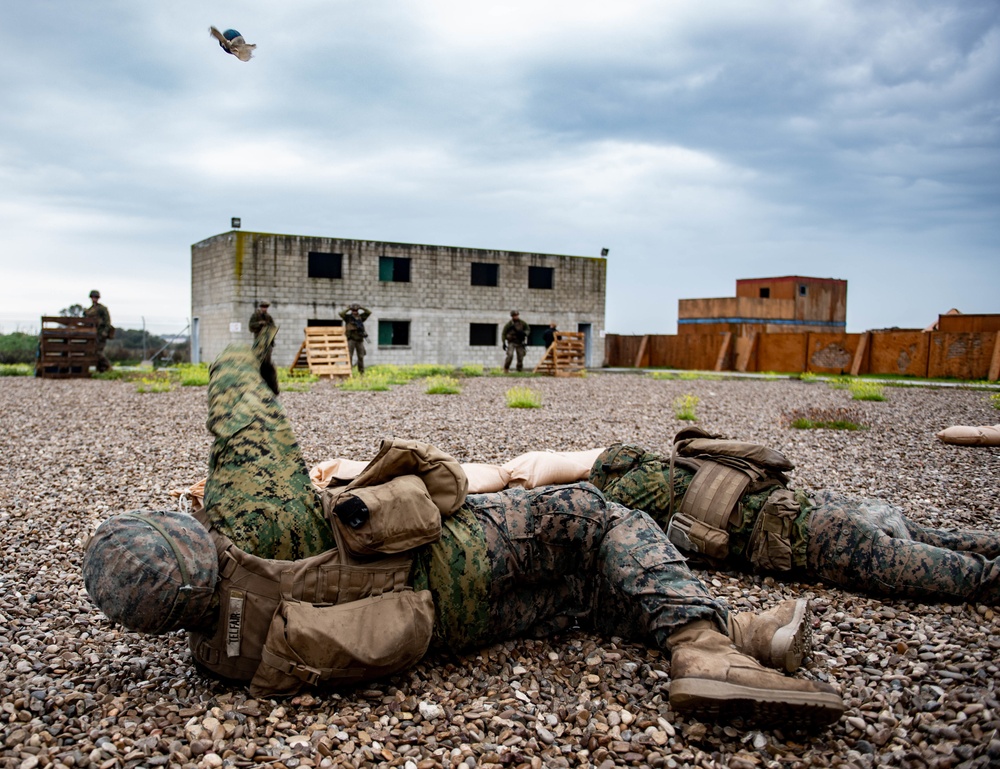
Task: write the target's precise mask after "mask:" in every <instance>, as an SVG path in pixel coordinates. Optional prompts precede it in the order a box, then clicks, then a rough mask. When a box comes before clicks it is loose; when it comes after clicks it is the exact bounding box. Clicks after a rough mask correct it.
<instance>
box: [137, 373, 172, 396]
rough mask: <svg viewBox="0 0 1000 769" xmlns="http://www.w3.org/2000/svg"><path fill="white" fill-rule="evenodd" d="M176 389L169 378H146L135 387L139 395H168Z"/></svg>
mask: <svg viewBox="0 0 1000 769" xmlns="http://www.w3.org/2000/svg"><path fill="white" fill-rule="evenodd" d="M173 389H174V383H173V382H171V381H170V379H169V377H160V376H145V377H142V378H141V379H140V380H139V381H138V382H136V385H135V391H136V392H137V393H168V392H170V391H171V390H173Z"/></svg>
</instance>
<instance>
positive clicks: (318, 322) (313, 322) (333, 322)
mask: <svg viewBox="0 0 1000 769" xmlns="http://www.w3.org/2000/svg"><path fill="white" fill-rule="evenodd" d="M306 325H307V326H343V325H344V321H342V320H341V319H340V318H307V319H306Z"/></svg>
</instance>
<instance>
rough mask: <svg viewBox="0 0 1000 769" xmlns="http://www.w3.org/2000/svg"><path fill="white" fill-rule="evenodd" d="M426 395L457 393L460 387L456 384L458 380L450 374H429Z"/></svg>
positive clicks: (460, 389) (460, 390)
mask: <svg viewBox="0 0 1000 769" xmlns="http://www.w3.org/2000/svg"><path fill="white" fill-rule="evenodd" d="M424 392H425V393H427V394H428V395H458V394H459V393H460V392H462V388H461V387H459V385H458V380H457V379H455V377H452V376H431V377H427V389H425V390H424Z"/></svg>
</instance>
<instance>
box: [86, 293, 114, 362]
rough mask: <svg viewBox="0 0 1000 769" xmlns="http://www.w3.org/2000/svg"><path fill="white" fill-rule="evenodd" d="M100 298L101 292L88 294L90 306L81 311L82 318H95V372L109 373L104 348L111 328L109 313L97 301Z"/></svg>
mask: <svg viewBox="0 0 1000 769" xmlns="http://www.w3.org/2000/svg"><path fill="white" fill-rule="evenodd" d="M100 298H101V292H100V291H98V290H97V289H94V290H93V291H91V292H90V302H91V304H90V307H88V308H87V309H86V310H84V311H83V317H85V318H95V319H96V320H97V347H96V352H97V370H98V371H110V370H111V361H110V360H108V356H107V355H105V354H104V348H105V346H106V345H107V343H108V339H110V338H111V335H112V331H113V327H112V325H111V313H110V312H108V308H107V307H105V306H104V305H103V304H101V303H100V301H98V300H99V299H100Z"/></svg>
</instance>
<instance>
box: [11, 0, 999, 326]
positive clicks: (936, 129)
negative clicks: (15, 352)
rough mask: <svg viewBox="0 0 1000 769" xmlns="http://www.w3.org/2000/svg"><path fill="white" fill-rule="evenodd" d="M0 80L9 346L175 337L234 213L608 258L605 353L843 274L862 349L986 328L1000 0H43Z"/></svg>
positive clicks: (28, 11) (21, 14) (260, 220)
mask: <svg viewBox="0 0 1000 769" xmlns="http://www.w3.org/2000/svg"><path fill="white" fill-rule="evenodd" d="M213 24H214V25H215V26H217V27H219V28H220V29H225V28H227V27H233V28H236V29H238V30H239V31H240V32H241V33H243V35H244V37H245V38H246V39H247V40H248V41H249V42H251V43H256V44H257V46H258V48H257V51H256V56H255V58H254V59H253V60H252V61H250V62H248V63H243V62H241V61H238V60H237V59H236V58H235V57H233V56H229V55H227V54H225V53H224V52H223V51H222V50H221V49H220V48H219V46H218V44H217V43H216V42H215V41H214V40H213V39H212V38H211V37H210V36H209V34H208V28H209V26H210V25H213ZM0 83H2V94H3V108H2V109H0V265H2V272H3V280H2V285H0V300H2V301H0V330H2V331H3V332H5V333H6V332H10V331H13V330H17V328H21V329H22V330H32V329H33V328H37V325H38V318H39V316H41V315H43V314H56V313H58V312H59V310H60V309H61V308H64V307H67V306H68V305H70V304H73V303H80V304H87V293H88V292H89V291H90V289H91V288H98V289H100V291H101V292H102V294H103V301H104V302H105V303H106V304H107V305H108V306H109V308H110V309H111V313H112V317H113V320H114V322H115V325H117V326H123V327H131V328H138V327H140V324H141V322H142V320H141V319H142V318H145V321H146V324H147V327H149V328H151V329H152V330H154V331H157V332H159V333H167V332H178V331H180V330H181V329H183V328H184V326H185V325H186V323H187V317H188V315H189V314H190V306H191V292H190V280H191V278H190V247H191V244H192V243H196V242H198V241H200V240H203V239H204V238H207V237H210V236H212V235H215V234H218V233H220V232H224V231H227V230H228V229H229V228H230V227H229V224H230V217H232V216H240V217H242V220H243V229H244V230H250V231H258V232H276V233H286V234H299V235H317V236H332V237H342V238H360V239H370V240H388V241H400V242H407V243H429V244H436V245H447V246H468V247H481V248H498V249H509V250H514V251H539V252H548V253H557V254H574V255H581V256H596V255H598V254H599V253H600V249H601V248H602V247H606V248H608V249H610V256H609V258H608V291H607V318H606V321H607V323H606V325H607V330H608V331H609V332H614V333H674V332H675V331H676V328H677V300H678V299H680V298H700V297H721V296H734V295H735V281H736V280H737V279H738V278H750V277H768V276H779V275H807V276H814V277H832V278H841V279H845V280H847V281H848V309H847V325H848V331H852V332H855V331H863V330H865V329H871V328H885V327H889V326H900V327H903V328H922V327H924V326H926V325H928V324H929V323H930V322H932V321H933V320H934V319H936V317H937V315H938V314H939V313H943V312H945V311H947V310H948V309H949V308H952V307H956V308H958V309H960V310H961V311H963V312H970V313H971V312H979V313H983V312H993V313H996V312H1000V2H997V0H935V1H934V2H924V1H922V0H921V1H919V2H918V1H917V0H913V1H912V2H893V1H892V0H879V2H872V1H871V0H836V1H832V0H831V1H830V2H824V1H822V0H781V1H778V0H775V1H768V0H760V1H759V2H753V3H748V2H745V0H722V1H711V0H692V1H691V2H688V1H686V0H681V1H678V0H650V1H649V2H646V1H644V0H572V1H569V0H567V1H565V2H564V1H563V0H530V2H528V1H527V0H504V2H503V3H471V2H467V1H463V2H459V1H458V0H454V1H451V0H408V1H407V2H388V1H387V0H289V1H288V2H274V0H266V1H265V0H241V1H240V2H225V1H222V2H213V3H205V2H204V1H203V0H197V1H195V0H172V1H171V2H169V3H167V2H124V1H123V2H109V1H107V0H91V1H90V2H87V3H69V2H65V1H64V0H63V1H60V2H49V1H46V0H30V2H21V3H14V2H9V3H5V4H4V9H3V11H2V13H0ZM501 320H502V319H501ZM528 320H529V322H530V321H531V319H530V318H529V319H528ZM26 327H27V328H26Z"/></svg>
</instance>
